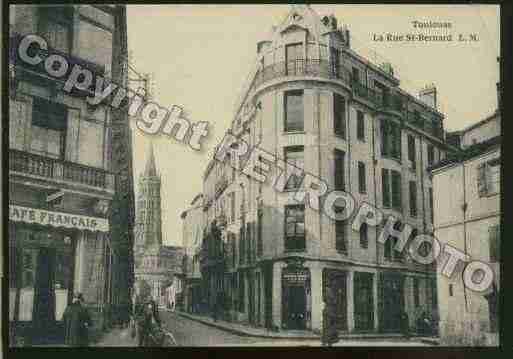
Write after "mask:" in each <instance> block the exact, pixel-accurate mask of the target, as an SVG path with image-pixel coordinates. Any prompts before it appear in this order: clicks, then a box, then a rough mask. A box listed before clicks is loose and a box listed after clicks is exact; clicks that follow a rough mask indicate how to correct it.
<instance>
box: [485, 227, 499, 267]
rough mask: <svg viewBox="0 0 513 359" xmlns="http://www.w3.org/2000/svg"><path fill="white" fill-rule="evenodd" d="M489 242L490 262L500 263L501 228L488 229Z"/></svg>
mask: <svg viewBox="0 0 513 359" xmlns="http://www.w3.org/2000/svg"><path fill="white" fill-rule="evenodd" d="M488 240H489V245H490V262H499V261H500V258H501V255H500V249H501V246H500V227H499V225H495V226H491V227H489V228H488Z"/></svg>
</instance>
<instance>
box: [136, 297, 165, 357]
mask: <svg viewBox="0 0 513 359" xmlns="http://www.w3.org/2000/svg"><path fill="white" fill-rule="evenodd" d="M160 330H161V321H160V317H159V314H158V309H157V304H156V303H155V300H153V298H150V299H149V300H147V301H146V302H145V303H144V304H143V305H140V306H139V312H138V313H137V333H138V336H139V340H138V341H139V346H141V347H143V346H153V345H155V344H157V343H155V339H154V338H155V334H156V332H157V331H160Z"/></svg>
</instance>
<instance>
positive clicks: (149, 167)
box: [144, 142, 157, 177]
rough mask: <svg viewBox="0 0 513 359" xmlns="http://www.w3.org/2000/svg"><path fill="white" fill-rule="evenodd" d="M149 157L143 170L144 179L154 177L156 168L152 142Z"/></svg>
mask: <svg viewBox="0 0 513 359" xmlns="http://www.w3.org/2000/svg"><path fill="white" fill-rule="evenodd" d="M149 153H150V155H149V157H148V160H147V161H146V167H145V168H144V177H156V176H157V166H156V165H155V154H154V153H153V142H150V148H149Z"/></svg>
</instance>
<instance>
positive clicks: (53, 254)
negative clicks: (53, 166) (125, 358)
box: [9, 204, 113, 345]
mask: <svg viewBox="0 0 513 359" xmlns="http://www.w3.org/2000/svg"><path fill="white" fill-rule="evenodd" d="M9 207H10V208H9V212H10V213H9V218H10V221H9V324H10V339H11V344H12V345H20V344H22V345H23V344H24V345H27V344H45V343H58V342H62V339H63V338H62V337H63V313H64V310H65V309H66V307H67V305H68V304H69V303H70V302H71V299H72V296H73V293H77V292H80V293H82V294H83V297H84V300H85V304H86V306H87V307H88V308H89V310H90V312H91V316H92V317H93V320H95V319H98V318H101V312H102V310H103V309H104V305H105V303H109V302H110V296H111V292H112V283H111V276H110V272H111V270H110V268H111V266H112V259H113V258H112V254H111V252H110V247H109V238H108V236H109V234H108V230H109V226H108V221H107V220H106V219H104V218H98V217H92V216H85V215H76V214H70V213H66V212H58V211H53V210H46V209H41V208H34V207H27V206H18V205H14V204H10V206H9ZM95 324H96V325H97V326H101V325H102V323H98V321H97V320H95Z"/></svg>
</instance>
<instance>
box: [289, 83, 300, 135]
mask: <svg viewBox="0 0 513 359" xmlns="http://www.w3.org/2000/svg"><path fill="white" fill-rule="evenodd" d="M303 130H304V109H303V90H294V91H287V92H286V93H285V132H289V131H303Z"/></svg>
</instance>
